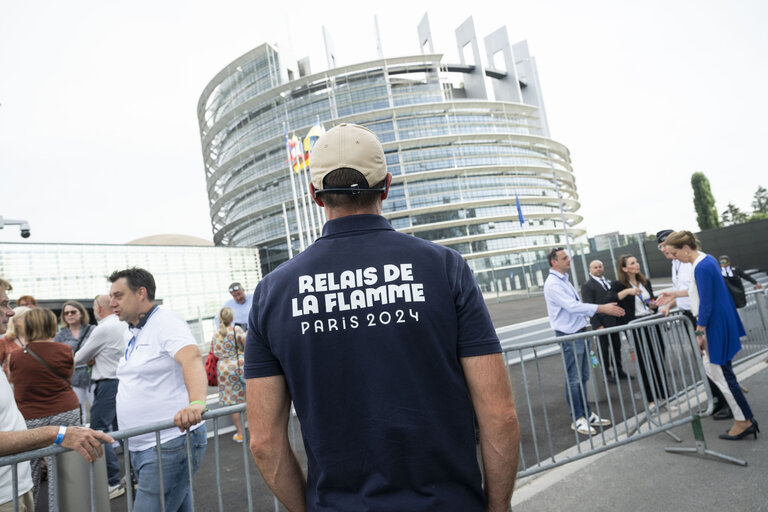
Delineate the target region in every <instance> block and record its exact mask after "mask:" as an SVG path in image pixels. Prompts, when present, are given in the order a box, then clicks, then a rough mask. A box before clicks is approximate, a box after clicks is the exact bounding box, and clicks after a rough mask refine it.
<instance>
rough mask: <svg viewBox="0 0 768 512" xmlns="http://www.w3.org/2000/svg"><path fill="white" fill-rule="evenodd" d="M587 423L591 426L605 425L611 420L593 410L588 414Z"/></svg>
mask: <svg viewBox="0 0 768 512" xmlns="http://www.w3.org/2000/svg"><path fill="white" fill-rule="evenodd" d="M589 424H590V425H592V426H593V427H607V426H608V425H610V424H611V420H606V419H605V418H601V417H599V416H598V415H597V414H595V413H594V412H593V413H592V414H590V415H589Z"/></svg>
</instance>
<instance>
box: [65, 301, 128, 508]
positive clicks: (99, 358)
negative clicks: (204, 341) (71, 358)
mask: <svg viewBox="0 0 768 512" xmlns="http://www.w3.org/2000/svg"><path fill="white" fill-rule="evenodd" d="M109 300H110V299H109V295H99V296H98V297H96V298H95V299H94V300H93V314H94V316H95V317H96V320H98V322H99V324H98V325H97V326H96V328H95V329H94V330H93V332H92V333H91V335H90V336H89V337H88V339H87V340H86V341H85V343H84V344H83V346H82V347H80V350H78V351H77V353H76V354H75V364H76V365H78V364H86V363H89V362H90V361H93V366H92V367H91V370H92V373H91V380H92V381H93V383H94V386H95V389H94V399H93V405H91V428H92V429H94V430H101V431H103V432H108V431H111V430H112V431H116V430H117V429H118V428H117V412H116V409H115V407H116V406H115V398H116V397H117V385H118V382H119V381H118V380H117V363H118V362H120V357H121V356H122V355H123V351H124V350H125V333H126V331H127V330H128V324H127V323H125V322H122V321H120V319H119V318H117V315H115V314H113V311H112V308H110V307H109ZM104 451H105V452H106V458H107V480H108V482H109V497H110V499H113V498H117V497H118V496H122V495H123V494H124V493H125V486H124V485H122V484H121V482H120V461H118V460H117V456H116V455H115V451H114V449H113V448H112V445H106V446H105V447H104Z"/></svg>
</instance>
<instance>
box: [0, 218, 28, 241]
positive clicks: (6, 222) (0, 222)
mask: <svg viewBox="0 0 768 512" xmlns="http://www.w3.org/2000/svg"><path fill="white" fill-rule="evenodd" d="M14 225H15V226H19V229H20V230H21V238H29V235H30V232H29V222H27V221H25V220H16V219H6V218H3V216H2V215H0V229H3V228H4V227H5V226H14Z"/></svg>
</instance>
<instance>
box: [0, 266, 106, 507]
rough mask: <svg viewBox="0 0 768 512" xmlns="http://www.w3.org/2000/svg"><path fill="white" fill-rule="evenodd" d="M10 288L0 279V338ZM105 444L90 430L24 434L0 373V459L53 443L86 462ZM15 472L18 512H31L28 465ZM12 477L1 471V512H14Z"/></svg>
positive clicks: (9, 314)
mask: <svg viewBox="0 0 768 512" xmlns="http://www.w3.org/2000/svg"><path fill="white" fill-rule="evenodd" d="M12 289H13V288H12V287H11V284H10V283H9V282H8V281H6V280H4V279H2V278H0V334H5V331H6V329H7V328H8V320H9V319H10V318H11V317H12V316H13V309H11V308H10V306H9V302H10V301H9V299H8V293H7V292H8V290H12ZM100 440H101V441H105V442H107V443H111V442H113V439H112V438H111V437H109V436H108V435H106V434H104V433H103V432H95V431H93V430H91V429H89V428H81V427H56V426H46V427H38V428H35V429H32V430H27V427H26V424H25V422H24V417H23V416H22V415H21V413H20V412H19V409H18V407H16V400H15V399H14V397H13V390H12V389H11V386H10V384H8V380H7V379H6V377H5V373H3V372H0V457H3V456H5V455H11V454H14V453H20V452H25V451H29V450H35V449H37V448H42V447H44V446H48V445H49V444H52V443H56V444H59V445H61V446H63V447H65V448H69V449H71V450H77V452H79V453H80V455H82V456H83V458H84V459H85V460H87V461H88V462H92V461H94V460H96V459H97V458H98V457H101V454H102V449H101V443H100V442H99V441H100ZM17 469H18V495H17V498H18V510H19V512H33V511H34V510H35V508H34V502H33V500H32V474H31V471H30V468H29V462H22V463H20V464H17ZM12 478H13V475H12V469H11V466H2V467H0V512H10V511H12V510H13V499H14V496H13V480H12Z"/></svg>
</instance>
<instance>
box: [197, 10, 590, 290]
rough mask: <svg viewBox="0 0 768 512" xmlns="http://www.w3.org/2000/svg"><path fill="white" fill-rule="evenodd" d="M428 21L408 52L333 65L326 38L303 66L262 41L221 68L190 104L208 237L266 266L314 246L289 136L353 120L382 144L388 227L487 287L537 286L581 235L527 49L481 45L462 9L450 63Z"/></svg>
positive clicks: (571, 185) (564, 156)
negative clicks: (254, 252)
mask: <svg viewBox="0 0 768 512" xmlns="http://www.w3.org/2000/svg"><path fill="white" fill-rule="evenodd" d="M430 30H431V29H430V26H429V21H428V18H427V16H426V15H425V16H424V18H423V19H422V21H421V22H420V23H419V25H418V27H417V30H416V31H415V33H416V34H418V38H419V41H420V42H421V53H419V54H417V55H406V56H402V57H396V58H384V57H383V56H381V57H380V58H379V59H377V60H373V61H369V62H361V63H358V64H353V65H348V66H336V64H335V55H334V52H333V48H330V47H329V46H328V43H327V42H326V55H327V61H328V70H326V71H322V72H319V73H312V72H311V70H310V66H309V61H308V59H306V58H305V59H302V60H300V61H299V62H298V63H297V64H296V66H295V68H294V67H292V66H291V65H290V64H288V63H286V62H284V61H283V60H281V54H280V52H279V50H278V49H277V48H276V47H275V46H272V45H270V44H263V45H261V46H259V47H257V48H254V49H253V50H251V51H249V52H248V53H246V54H244V55H242V56H240V57H239V58H237V59H235V60H234V61H232V62H231V63H229V64H228V65H227V66H226V67H225V68H224V69H222V70H221V71H220V72H219V73H218V74H217V75H216V76H215V77H214V78H213V79H212V80H211V81H210V83H209V84H208V85H207V87H206V88H205V90H204V91H203V94H202V95H201V97H200V101H199V103H198V119H199V123H200V137H201V142H202V150H203V158H204V165H205V177H206V183H207V188H208V195H209V207H210V214H211V222H212V226H213V233H214V242H215V244H216V245H226V246H251V247H253V246H255V247H258V248H259V251H260V259H261V264H262V271H263V272H264V273H265V274H266V273H267V272H269V271H271V270H272V269H274V268H275V267H276V266H277V265H279V264H280V263H282V262H284V261H286V260H287V259H288V258H289V257H291V256H292V255H293V254H295V253H296V252H297V251H300V250H302V249H303V247H305V245H306V244H309V243H311V241H312V240H313V239H314V238H316V237H317V236H318V234H319V226H321V225H322V220H323V219H322V217H321V210H320V209H319V208H317V207H316V206H314V205H313V204H312V203H311V202H310V201H309V198H308V197H307V195H306V194H305V189H306V184H307V182H308V174H307V172H306V171H299V172H298V173H297V172H294V171H295V170H294V169H292V168H291V167H290V164H289V163H287V160H288V158H289V153H288V152H287V144H286V143H287V139H288V137H289V136H290V135H292V134H294V133H295V134H296V135H297V136H298V138H299V142H300V141H301V138H303V137H304V136H305V134H307V133H308V132H309V130H310V129H312V128H313V126H315V125H316V124H318V121H319V122H320V123H322V125H323V126H324V127H325V128H330V127H332V126H335V125H336V124H339V123H357V124H361V125H364V126H366V127H368V128H369V129H371V130H372V131H373V132H374V133H376V135H377V136H378V137H379V139H380V140H381V142H382V144H383V146H384V151H385V154H386V158H387V165H388V168H389V171H390V172H391V173H392V175H393V176H394V178H393V181H392V188H391V191H390V194H389V197H388V199H387V200H386V201H384V204H383V208H384V216H385V217H387V218H388V219H389V221H390V222H391V223H392V226H393V227H394V228H395V229H397V230H398V231H401V232H403V233H408V234H411V235H413V236H417V237H420V238H424V239H427V240H431V241H433V242H435V243H438V244H442V245H445V246H448V247H451V248H453V249H455V250H457V251H458V252H459V253H461V254H462V255H463V256H464V258H465V259H466V260H467V261H468V262H469V264H470V266H471V267H472V269H473V271H474V272H475V275H476V277H477V280H478V282H479V283H480V285H481V287H482V288H483V289H484V290H485V291H493V290H510V291H511V290H515V289H520V288H525V287H526V282H525V280H526V279H525V278H522V279H521V277H522V276H523V275H524V274H527V280H528V282H529V283H530V282H531V280H532V281H533V284H534V285H536V284H539V285H541V284H543V277H542V270H545V269H544V268H543V267H542V266H541V262H542V261H543V260H545V258H546V256H545V255H546V252H547V250H548V249H549V248H551V247H553V246H556V245H561V244H562V245H565V243H566V237H568V238H570V240H571V241H572V240H575V239H577V238H581V237H583V235H584V231H583V230H582V229H579V228H578V227H574V226H575V225H577V224H578V223H579V222H580V221H581V217H580V216H579V215H578V214H577V211H578V208H579V203H578V195H577V192H576V184H575V179H574V174H573V168H572V167H571V160H570V155H569V151H568V148H566V147H565V146H564V145H563V144H561V143H559V142H557V141H555V140H552V139H551V138H550V137H549V128H548V126H547V119H546V115H545V110H544V104H543V101H542V94H541V88H540V84H539V79H538V74H537V70H536V64H535V60H534V59H533V58H532V57H531V56H530V54H529V51H528V44H527V42H526V41H521V42H518V43H516V44H510V42H509V38H508V36H507V31H506V28H505V27H502V28H500V29H499V30H497V31H495V32H493V33H491V34H489V35H487V36H486V37H485V38H484V39H483V40H482V42H483V47H484V51H483V50H482V49H481V45H480V41H479V40H478V38H477V36H476V34H475V29H474V24H473V21H472V18H469V19H468V20H466V21H465V22H464V23H463V24H462V25H461V26H459V27H458V28H457V29H456V31H455V34H456V44H457V45H458V48H459V55H460V57H459V60H460V62H458V63H451V62H446V61H445V60H444V56H443V55H442V54H440V53H435V51H434V49H433V45H432V37H431V31H430ZM309 165H311V162H309ZM517 200H519V204H520V211H521V212H522V216H523V217H524V220H525V222H524V223H521V222H520V216H519V213H518V208H517ZM521 224H524V225H521ZM535 261H538V262H539V264H538V265H539V266H538V267H537V266H535V265H534V266H533V270H531V265H530V264H531V262H535Z"/></svg>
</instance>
